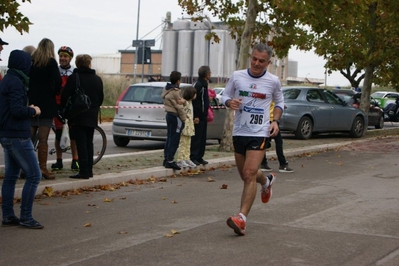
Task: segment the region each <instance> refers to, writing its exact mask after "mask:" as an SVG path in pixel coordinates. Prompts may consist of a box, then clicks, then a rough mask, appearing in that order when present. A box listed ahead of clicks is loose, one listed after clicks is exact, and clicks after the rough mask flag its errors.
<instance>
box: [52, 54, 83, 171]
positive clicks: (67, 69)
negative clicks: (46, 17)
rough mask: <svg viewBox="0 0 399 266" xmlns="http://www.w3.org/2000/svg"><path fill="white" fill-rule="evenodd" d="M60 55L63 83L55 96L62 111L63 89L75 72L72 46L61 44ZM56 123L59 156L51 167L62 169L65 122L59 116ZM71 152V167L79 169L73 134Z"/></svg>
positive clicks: (56, 141) (56, 145) (57, 153)
mask: <svg viewBox="0 0 399 266" xmlns="http://www.w3.org/2000/svg"><path fill="white" fill-rule="evenodd" d="M58 57H59V60H58V62H59V66H58V69H59V71H60V75H61V80H62V85H61V91H60V93H59V94H57V95H56V96H55V100H56V102H57V105H58V110H59V112H62V108H61V94H62V91H63V89H64V87H65V84H66V82H67V80H68V77H69V76H70V75H71V74H72V73H73V70H74V67H73V66H71V60H72V58H73V50H72V48H71V47H68V46H61V47H60V49H58ZM54 125H55V141H54V146H55V152H56V156H57V161H56V163H53V164H52V165H51V169H53V170H61V169H62V168H63V167H64V165H63V163H62V149H61V147H60V139H61V135H62V127H63V122H62V121H60V119H59V118H58V117H55V118H54ZM69 128H71V125H69ZM70 138H71V152H72V164H71V169H72V170H79V164H78V151H77V149H76V142H75V139H74V138H73V136H71V134H70Z"/></svg>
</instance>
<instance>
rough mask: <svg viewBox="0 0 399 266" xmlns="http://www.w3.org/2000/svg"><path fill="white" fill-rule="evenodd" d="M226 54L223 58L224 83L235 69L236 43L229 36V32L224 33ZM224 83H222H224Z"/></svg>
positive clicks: (236, 57)
mask: <svg viewBox="0 0 399 266" xmlns="http://www.w3.org/2000/svg"><path fill="white" fill-rule="evenodd" d="M225 47H226V54H225V57H224V73H225V81H227V79H228V78H230V76H231V74H233V72H234V71H235V70H236V69H237V59H238V54H237V43H236V40H235V39H233V38H232V37H231V36H230V32H228V31H226V46H225ZM225 81H224V82H225Z"/></svg>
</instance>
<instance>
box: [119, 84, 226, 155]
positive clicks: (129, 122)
mask: <svg viewBox="0 0 399 266" xmlns="http://www.w3.org/2000/svg"><path fill="white" fill-rule="evenodd" d="M165 86H166V82H148V83H138V84H133V85H130V86H129V87H127V88H126V89H125V90H124V91H123V92H122V93H121V95H120V96H119V97H118V99H117V101H116V106H117V108H116V110H115V116H114V120H113V122H112V135H113V139H114V143H115V145H117V146H119V147H125V146H126V145H127V144H128V143H129V142H130V140H144V139H146V140H166V120H165V114H166V113H165V108H164V104H163V99H162V96H161V95H162V90H163V88H165ZM190 86H192V85H191V84H186V83H181V84H180V88H181V89H182V90H184V89H185V88H186V87H190ZM213 105H214V106H212V107H213V111H214V114H215V118H214V120H213V122H212V123H209V124H208V129H207V138H208V139H217V140H218V141H220V140H221V138H222V134H223V128H224V120H225V117H226V108H225V107H224V106H218V105H217V104H216V102H213Z"/></svg>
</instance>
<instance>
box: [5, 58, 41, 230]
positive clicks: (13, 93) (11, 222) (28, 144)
mask: <svg viewBox="0 0 399 266" xmlns="http://www.w3.org/2000/svg"><path fill="white" fill-rule="evenodd" d="M30 67H31V57H30V55H29V54H28V53H26V52H24V51H21V50H14V51H12V52H11V54H10V57H9V59H8V68H9V69H8V71H7V74H6V75H5V76H4V79H3V80H2V81H1V82H0V143H1V145H2V146H3V149H4V164H5V176H4V180H3V184H2V185H1V196H2V198H3V200H2V204H1V208H2V213H3V220H2V226H18V225H19V226H21V227H25V228H31V229H41V228H43V225H41V224H40V223H39V222H37V221H35V220H34V219H33V217H32V206H33V201H34V199H35V194H36V190H37V186H38V185H39V183H40V180H41V178H42V175H41V172H40V169H39V164H38V163H37V158H36V154H35V151H34V149H33V144H32V141H30V137H31V132H30V118H31V117H35V116H38V115H40V112H41V110H40V108H39V107H38V106H34V105H29V106H28V96H27V91H28V84H29V78H28V73H29V69H30ZM21 169H22V170H23V171H24V173H25V184H24V188H23V190H22V201H21V212H20V218H18V217H17V216H16V215H15V214H14V193H15V184H16V182H17V180H18V177H19V174H20V172H21Z"/></svg>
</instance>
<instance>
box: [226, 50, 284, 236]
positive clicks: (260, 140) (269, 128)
mask: <svg viewBox="0 0 399 266" xmlns="http://www.w3.org/2000/svg"><path fill="white" fill-rule="evenodd" d="M272 54H273V52H272V50H271V49H270V47H268V46H267V45H265V44H262V43H259V44H256V45H255V46H254V47H253V49H252V54H251V67H250V68H249V69H244V70H238V71H235V72H234V73H233V75H232V76H231V78H230V79H229V82H228V83H227V85H226V89H225V90H224V92H223V97H222V102H223V103H224V104H225V105H226V106H227V107H229V108H231V109H233V110H235V122H234V126H233V145H234V156H235V161H236V165H237V170H238V173H239V174H240V177H241V179H242V181H243V183H244V187H243V191H242V195H241V207H240V213H239V214H237V215H234V216H231V217H229V218H228V219H227V225H228V226H229V227H230V228H232V229H233V230H234V232H235V233H236V234H238V235H241V236H243V235H245V230H246V219H247V216H248V214H249V211H250V210H251V207H252V204H253V202H254V200H255V196H256V189H257V184H256V183H260V184H261V186H262V189H261V200H262V202H263V203H267V202H268V201H269V200H270V198H271V196H272V184H273V182H274V180H275V177H276V176H275V174H274V173H272V174H269V175H268V176H265V175H264V174H263V173H262V171H261V170H260V169H259V166H260V163H261V161H262V159H263V157H264V154H265V149H266V143H267V138H268V137H274V136H276V135H277V134H278V132H279V121H280V120H279V119H280V118H281V115H282V113H283V108H284V97H283V93H282V90H281V84H280V81H279V79H278V77H277V76H275V75H273V74H271V73H269V72H267V71H266V68H267V66H268V65H269V63H270V59H271V57H272ZM272 101H274V103H275V108H274V112H273V115H274V120H273V122H272V123H270V122H269V116H270V115H269V114H270V105H271V103H272Z"/></svg>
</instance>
